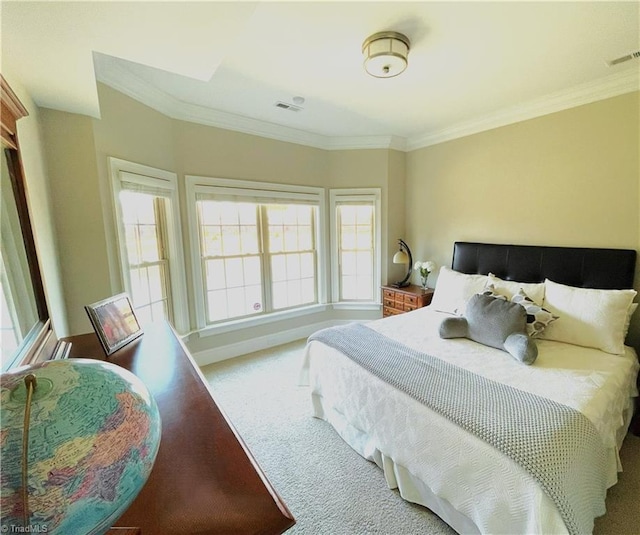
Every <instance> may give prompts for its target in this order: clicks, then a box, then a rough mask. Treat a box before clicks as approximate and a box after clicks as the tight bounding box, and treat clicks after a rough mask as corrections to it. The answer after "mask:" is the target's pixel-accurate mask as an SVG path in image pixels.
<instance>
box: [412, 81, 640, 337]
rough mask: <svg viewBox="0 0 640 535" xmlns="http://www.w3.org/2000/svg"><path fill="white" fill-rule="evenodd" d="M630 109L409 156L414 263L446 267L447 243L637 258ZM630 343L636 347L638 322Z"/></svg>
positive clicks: (626, 103) (634, 120)
mask: <svg viewBox="0 0 640 535" xmlns="http://www.w3.org/2000/svg"><path fill="white" fill-rule="evenodd" d="M639 99H640V93H637V92H636V93H630V94H626V95H622V96H619V97H615V98H611V99H607V100H603V101H600V102H596V103H593V104H588V105H585V106H580V107H577V108H573V109H570V110H566V111H562V112H558V113H554V114H551V115H546V116H543V117H539V118H536V119H532V120H529V121H524V122H521V123H517V124H514V125H510V126H505V127H502V128H498V129H495V130H490V131H487V132H483V133H480V134H476V135H473V136H468V137H465V138H461V139H457V140H454V141H450V142H447V143H442V144H439V145H435V146H432V147H427V148H424V149H421V150H416V151H413V152H411V153H409V154H408V155H407V187H406V211H407V222H406V224H407V229H408V232H407V235H408V238H409V239H410V240H411V241H410V243H412V244H415V250H416V253H417V255H418V256H420V257H424V258H430V259H432V260H434V261H435V262H437V263H438V264H439V265H442V264H445V265H450V264H451V253H452V247H453V242H454V241H457V240H469V241H488V242H497V243H520V244H532V245H560V246H583V247H621V248H630V249H639V250H640V226H639V217H640V215H639V214H640V199H639V188H640V167H639V161H640V155H639V147H640V140H639V129H640V126H639V125H640V123H639V121H638V117H639V115H638V108H639ZM638 288H640V277H636V289H638ZM630 340H631V341H632V342H633V343H634V344H636V345H637V344H638V342H639V341H640V317H639V315H638V314H636V317H635V318H634V322H633V324H632V335H631V337H630Z"/></svg>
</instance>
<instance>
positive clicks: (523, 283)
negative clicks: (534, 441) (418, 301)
mask: <svg viewBox="0 0 640 535" xmlns="http://www.w3.org/2000/svg"><path fill="white" fill-rule="evenodd" d="M635 263H636V252H635V251H633V250H621V249H587V248H563V247H541V246H526V245H502V244H483V243H470V242H457V243H455V245H454V253H453V262H452V266H451V268H441V272H440V275H439V278H438V283H437V285H436V290H435V294H434V300H433V302H432V304H431V305H430V306H428V307H425V308H422V309H418V310H416V311H413V312H408V313H405V314H402V315H398V316H392V317H388V318H384V319H380V320H375V321H372V322H368V323H367V324H366V325H365V326H360V330H361V331H362V333H360V331H358V332H357V333H355V331H354V333H355V334H354V333H352V334H350V335H349V336H356V335H358V336H361V337H362V338H361V339H360V342H357V341H356V344H355V345H356V346H359V348H360V349H359V353H362V354H365V353H366V351H365V349H366V348H367V347H368V346H374V345H375V346H381V340H382V339H383V338H384V340H385V343H387V342H386V341H387V340H388V341H389V344H390V345H393V344H395V345H397V346H398V347H400V348H401V349H402V348H403V351H404V350H406V352H408V353H410V354H411V355H414V354H418V356H419V357H420V358H422V357H423V356H424V355H427V356H428V357H429V358H430V359H435V360H436V361H437V362H438V363H440V362H442V363H443V364H442V365H443V366H445V367H453V368H452V369H455V370H460V369H463V370H468V371H469V372H470V373H471V375H469V374H467V373H466V372H461V373H464V374H465V377H467V376H469V377H471V378H472V380H478V381H481V384H483V385H484V384H490V385H492V388H493V387H496V388H498V389H500V390H502V389H504V390H508V392H513V391H515V392H517V395H524V396H530V397H531V398H532V399H535V400H536V403H537V402H538V401H540V402H541V403H543V404H544V403H549V404H551V405H553V406H558V407H560V408H561V409H562V410H567V411H569V412H570V413H571V414H572V415H575V417H576V418H577V419H578V420H579V421H580V422H583V421H584V422H586V424H581V425H586V426H587V427H588V433H591V435H590V436H592V435H593V436H595V437H596V438H592V439H590V440H592V441H595V442H593V444H595V445H594V446H592V445H591V444H592V442H590V441H587V440H586V439H585V440H584V441H582V439H580V440H581V442H580V444H579V445H578V446H575V445H574V446H571V447H568V448H566V447H565V449H566V450H567V451H569V453H568V454H565V455H569V457H571V456H573V455H574V454H573V453H572V451H573V450H574V449H575V450H576V452H578V450H589V451H585V452H580V455H586V457H584V459H589V458H590V457H589V455H591V454H592V453H593V452H591V451H590V450H591V449H593V450H594V451H595V450H596V449H597V450H598V453H597V455H598V457H597V458H598V459H599V460H598V462H597V464H598V469H597V470H596V469H595V468H594V466H595V464H593V463H591V462H590V461H582V460H581V459H583V457H578V453H576V454H575V456H576V457H575V459H571V460H570V462H571V463H573V464H572V465H571V466H572V468H571V469H570V470H571V472H570V473H569V475H568V476H567V475H565V474H564V473H562V474H560V468H558V472H559V474H558V477H559V478H560V479H562V478H569V479H568V480H572V479H571V478H574V477H577V478H581V477H584V478H590V479H589V483H585V484H584V485H582V484H580V485H574V486H577V487H581V486H584V487H586V486H589V488H590V489H591V493H590V494H589V496H588V499H587V498H585V496H584V495H581V494H579V493H580V492H581V491H580V489H576V490H575V493H576V495H575V496H573V495H571V494H572V493H573V492H574V491H573V490H572V489H571V488H569V490H568V491H566V492H567V493H568V494H567V496H566V497H565V496H563V497H562V500H559V499H558V497H557V495H556V494H555V491H550V487H549V484H548V482H547V481H546V480H545V479H544V477H543V478H542V480H541V478H540V476H539V473H538V472H536V471H535V470H531V466H530V465H529V463H528V461H527V459H526V458H524V459H523V457H522V455H521V454H519V455H515V456H514V455H513V454H512V453H511V452H512V449H510V448H511V446H509V447H507V448H506V449H505V448H504V447H503V446H502V445H501V446H500V447H497V446H496V444H495V443H493V442H492V441H491V440H488V439H487V438H486V436H485V435H484V434H483V432H479V433H478V432H477V431H476V429H475V427H474V425H475V424H474V425H472V426H471V429H473V430H474V432H470V431H469V429H470V428H469V427H468V426H467V427H465V426H464V425H460V422H459V421H457V420H455V419H454V420H453V421H452V419H451V418H450V417H449V416H447V415H443V413H442V410H441V409H440V408H438V407H435V408H434V407H433V406H430V405H428V404H425V402H423V401H422V400H421V399H420V396H416V395H415V391H414V392H411V391H409V390H408V388H407V387H404V386H403V387H399V386H398V385H397V384H396V386H392V385H391V384H392V383H393V384H395V383H394V381H391V380H389V379H388V378H384V377H383V376H382V375H380V373H377V372H376V373H373V372H372V371H371V370H370V369H369V368H368V363H367V362H364V361H362V362H358V361H357V360H354V357H348V356H346V354H345V352H346V350H344V349H343V350H342V351H341V350H340V349H339V348H338V347H339V346H336V345H335V344H333V343H331V342H330V341H327V340H331V338H330V337H329V338H327V339H324V338H322V336H317V337H316V336H315V335H314V336H312V337H311V338H310V341H309V342H308V344H307V347H306V350H305V356H304V364H303V375H302V377H303V379H302V381H303V383H306V384H308V385H310V387H311V388H310V389H311V402H312V410H313V415H314V416H315V417H317V418H321V419H324V420H326V421H327V422H328V423H330V424H331V425H332V426H333V427H334V428H335V430H336V431H337V432H338V433H339V435H340V436H341V437H342V438H343V439H344V440H345V441H346V442H347V443H348V444H349V445H350V446H351V447H352V448H353V449H354V450H356V451H357V452H358V453H359V454H360V455H362V456H363V457H365V458H366V459H368V460H370V461H373V462H375V463H376V464H377V465H378V466H379V467H380V468H381V469H382V470H383V473H384V476H385V479H386V482H387V484H388V486H389V487H390V488H397V489H398V490H399V492H400V494H401V496H402V497H403V498H404V499H406V500H408V501H411V502H414V503H418V504H421V505H423V506H426V507H428V508H429V509H431V510H432V511H433V512H435V513H436V514H437V515H439V516H440V517H441V518H442V519H443V520H444V521H445V522H447V523H448V524H449V525H450V526H451V527H452V528H454V529H455V530H456V531H457V532H459V533H578V532H591V531H592V530H593V519H594V518H595V517H597V516H600V515H602V514H604V513H605V510H606V509H605V498H606V491H607V489H608V488H610V487H611V486H612V485H614V484H615V483H616V481H617V474H618V472H619V471H621V470H622V466H621V464H620V458H619V456H618V452H619V449H620V446H621V444H622V440H623V438H624V436H625V435H626V432H627V430H628V427H629V422H630V419H631V416H632V413H633V401H634V397H635V396H637V394H638V392H637V387H636V385H637V375H638V368H639V365H638V357H637V355H636V353H635V351H634V350H633V349H632V348H631V347H628V346H625V345H624V343H623V342H624V336H625V335H626V330H627V329H628V323H629V319H630V316H631V314H632V313H633V311H634V310H635V308H636V307H637V305H635V306H633V305H632V304H631V303H632V301H633V298H634V297H635V295H636V292H634V291H633V290H632V287H633V277H634V271H635ZM452 281H454V283H452ZM488 287H490V288H491V289H492V290H495V291H496V292H498V293H500V292H502V293H504V294H505V295H506V297H507V298H508V299H512V298H513V295H515V293H516V291H517V292H518V293H519V292H521V291H525V292H526V293H527V295H529V294H532V295H534V297H535V299H536V300H537V304H538V305H540V308H541V309H542V310H544V311H545V312H548V313H550V314H551V315H552V316H555V318H554V319H552V320H550V321H549V322H548V324H547V325H546V327H545V328H544V329H542V332H541V333H537V338H536V342H535V344H536V347H537V352H538V354H537V359H536V360H535V362H534V363H533V364H532V365H530V366H527V365H525V364H523V363H522V362H520V361H518V360H516V359H514V358H513V357H512V356H511V355H509V354H508V353H507V352H505V351H502V350H499V349H496V348H494V347H488V346H486V345H482V344H479V343H477V342H475V341H472V340H469V339H466V338H457V339H443V338H441V337H440V335H439V329H440V326H441V324H442V322H443V320H444V319H445V318H449V317H453V316H459V315H464V312H465V310H464V306H465V303H466V302H467V300H468V299H469V298H470V297H471V296H472V295H474V294H475V293H482V292H483V291H484V290H486V289H487V288H488ZM509 294H513V295H509ZM563 307H564V308H563ZM572 307H574V310H572ZM599 307H603V308H602V310H600V308H599ZM607 307H608V308H607ZM603 313H604V314H607V316H606V317H604V316H603V315H602V314H603ZM621 323H622V324H621ZM620 324H621V325H620ZM552 327H554V328H555V327H557V328H555V330H554V329H553V328H552ZM339 329H343V327H336V328H332V329H328V330H325V331H329V332H328V333H326V334H325V333H324V331H323V334H325V337H326V335H327V334H328V335H333V336H335V335H336V333H335V332H332V331H333V330H339ZM378 337H380V338H378ZM367 340H368V342H367ZM372 340H374V342H371V341H372ZM381 347H384V348H386V347H387V346H386V345H382V346H381ZM394 347H395V346H394ZM367 351H368V350H367ZM375 352H376V350H373V349H372V350H371V351H369V352H368V353H366V355H365V356H364V357H361V358H364V359H365V360H366V359H367V358H369V357H372V358H373V354H374V353H375ZM384 352H386V349H385V351H383V353H384ZM376 358H382V357H376ZM397 358H400V357H397ZM403 358H404V357H403ZM425 358H426V357H425ZM438 365H440V364H438ZM394 366H397V361H395V362H394V364H393V366H391V367H394ZM387 367H389V366H387ZM398 367H401V366H398ZM446 369H449V368H446ZM389 373H391V374H397V373H399V372H398V370H392V371H390V372H389ZM467 378H468V377H467ZM465 380H466V379H465ZM482 381H484V382H482ZM425 384H426V383H425ZM429 384H433V383H429ZM464 384H467V383H464ZM447 388H448V387H447ZM471 390H472V391H473V392H474V394H473V396H476V395H477V394H476V393H475V392H479V391H478V390H477V389H476V388H475V387H474V388H473V389H471ZM449 394H450V393H449ZM470 395H471V394H470V393H469V391H467V389H466V388H465V389H462V390H460V392H458V393H456V394H455V396H453V398H452V396H451V395H449V399H455V400H456V402H459V403H463V404H464V405H474V402H473V401H469V400H471V399H474V398H470V397H469V396H470ZM482 395H484V394H482ZM480 397H482V396H480ZM458 398H459V399H462V400H464V401H462V402H460V401H459V400H458ZM527 399H529V398H527ZM483 403H484V402H483ZM527 403H529V402H528V401H527ZM479 404H480V402H479ZM474 410H476V411H477V409H474ZM483 410H484V409H483ZM500 410H503V411H504V410H506V409H505V408H504V407H502V408H501V409H500ZM509 410H511V409H509ZM531 411H533V412H535V410H534V409H531ZM531 411H530V412H531ZM545 411H546V409H544V410H542V411H540V415H541V416H540V418H541V419H542V413H543V412H545ZM498 413H499V412H498ZM503 414H508V413H503ZM517 414H518V417H519V413H517ZM572 417H573V416H572ZM494 419H495V418H494ZM506 419H509V418H508V417H507V418H506ZM454 421H455V422H456V423H454ZM522 422H531V419H530V416H526V417H523V418H522V420H520V419H516V420H515V423H513V422H512V423H511V424H510V425H512V426H513V425H515V426H516V429H515V434H517V436H518V437H520V436H521V435H520V433H527V432H528V430H527V429H526V428H528V427H530V426H531V427H536V426H538V424H537V422H533V423H532V424H525V423H522ZM507 433H510V434H514V429H513V428H512V429H511V430H507ZM554 433H555V431H554ZM523 436H525V435H523ZM518 440H520V439H518ZM545 440H546V438H545ZM563 440H564V439H563V438H562V437H561V435H560V434H558V438H556V436H555V434H554V435H553V437H552V438H550V439H549V442H550V443H553V442H554V441H556V442H558V443H560V442H562V441H563ZM587 444H588V446H587ZM529 447H530V444H526V445H525V446H524V451H527V449H528V448H529ZM593 455H596V454H595V453H593ZM594 458H595V457H594ZM580 463H582V464H580ZM543 464H544V463H543ZM546 464H547V466H545V467H544V469H545V470H547V472H546V473H547V474H549V473H550V472H549V470H551V471H553V470H556V468H555V465H554V464H553V463H552V462H548V463H546ZM550 467H551V468H550ZM596 472H597V475H594V474H595V473H596ZM550 476H551V477H554V474H553V473H550ZM545 477H547V476H545ZM585 481H586V480H585ZM569 487H570V486H569ZM563 500H564V501H563ZM566 501H568V502H571V503H574V504H577V508H578V509H580V511H579V512H578V513H576V515H577V517H579V519H578V521H576V522H574V521H573V520H572V518H573V517H571V515H569V513H567V511H566V507H565V505H564V504H565V502H566ZM571 514H574V513H573V512H572V513H571ZM568 518H569V519H568Z"/></svg>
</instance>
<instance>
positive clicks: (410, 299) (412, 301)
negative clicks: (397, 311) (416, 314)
mask: <svg viewBox="0 0 640 535" xmlns="http://www.w3.org/2000/svg"><path fill="white" fill-rule="evenodd" d="M404 304H405V310H407V308H406V306H407V305H410V306H413V308H416V307H417V305H418V297H417V296H416V295H405V296H404ZM411 310H413V309H411Z"/></svg>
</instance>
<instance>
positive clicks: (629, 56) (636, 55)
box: [607, 50, 640, 67]
mask: <svg viewBox="0 0 640 535" xmlns="http://www.w3.org/2000/svg"><path fill="white" fill-rule="evenodd" d="M639 58H640V50H634V51H633V52H629V53H628V54H625V55H624V56H620V57H619V58H615V59H612V60H609V61H607V65H609V67H613V66H614V65H619V64H620V63H624V62H625V61H629V60H632V59H639Z"/></svg>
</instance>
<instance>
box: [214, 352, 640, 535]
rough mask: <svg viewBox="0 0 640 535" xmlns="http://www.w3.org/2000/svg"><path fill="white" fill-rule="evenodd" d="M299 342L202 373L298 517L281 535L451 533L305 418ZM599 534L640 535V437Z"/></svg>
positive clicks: (629, 451) (628, 447) (629, 450)
mask: <svg viewBox="0 0 640 535" xmlns="http://www.w3.org/2000/svg"><path fill="white" fill-rule="evenodd" d="M303 348H304V341H300V342H293V343H291V344H287V345H284V346H280V347H277V348H273V349H270V350H266V351H261V352H258V353H253V354H251V355H246V356H244V357H238V358H235V359H231V360H228V361H224V362H221V363H217V364H211V365H209V366H206V367H204V368H203V370H202V371H203V373H204V375H205V376H206V378H207V379H208V381H209V383H210V384H211V385H212V387H213V392H214V397H215V399H216V401H217V402H218V404H219V405H220V406H221V407H222V409H223V410H224V411H225V412H226V413H227V414H228V416H229V417H230V419H231V421H232V422H233V423H234V425H235V426H236V428H237V430H238V431H239V433H240V434H241V435H242V437H243V438H244V440H245V442H246V443H247V445H248V446H249V449H250V450H251V451H252V452H253V455H254V456H255V458H256V460H257V461H258V464H260V466H261V467H262V469H263V470H264V472H265V474H266V475H267V478H268V479H269V480H270V481H271V483H272V485H273V486H274V487H275V489H276V490H277V491H278V493H279V494H280V495H281V496H282V498H283V499H284V501H285V503H286V504H287V506H288V507H289V509H290V510H291V512H292V513H293V515H294V517H295V518H296V525H295V526H294V527H293V528H291V529H290V530H289V531H288V532H287V534H292V535H293V534H302V533H304V534H318V535H325V534H326V535H341V534H344V535H360V534H367V533H377V534H389V535H417V534H429V535H431V534H433V535H441V534H452V533H454V531H453V530H452V529H451V528H449V526H447V525H446V524H445V523H444V522H442V521H441V520H440V519H439V518H438V517H437V516H436V515H434V514H433V513H431V512H430V511H429V510H428V509H426V508H424V507H421V506H418V505H414V504H411V503H408V502H406V501H404V500H403V499H402V498H400V495H399V494H398V492H397V491H391V490H389V489H388V487H387V485H386V483H385V480H384V477H383V475H382V471H381V470H380V469H379V468H378V467H377V466H376V465H375V464H373V463H370V462H368V461H366V460H365V459H363V458H362V457H360V455H358V454H357V453H355V452H354V451H353V450H352V449H351V448H350V447H349V446H348V445H347V444H346V443H345V442H344V441H342V439H341V438H340V437H339V436H338V435H337V434H336V433H335V431H334V430H333V428H332V427H331V426H330V425H329V424H327V423H326V422H323V421H321V420H318V419H316V418H313V417H312V416H311V415H310V407H309V392H308V388H307V387H300V386H297V383H298V372H299V368H300V362H301V358H302V350H303ZM621 456H622V463H623V466H624V468H625V471H624V472H623V473H622V474H620V475H619V482H618V484H617V485H616V486H614V487H613V488H612V489H610V490H609V494H608V497H607V514H606V515H605V516H603V517H601V518H599V519H596V527H595V530H594V533H595V534H597V535H638V534H640V438H638V437H634V436H628V437H627V438H626V440H625V443H624V445H623V447H622V452H621Z"/></svg>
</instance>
